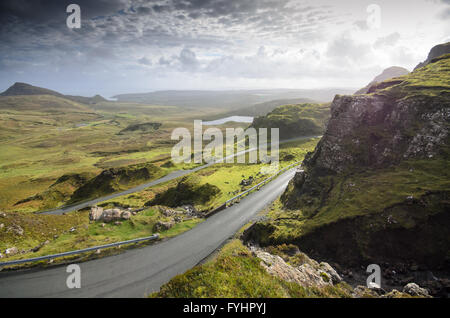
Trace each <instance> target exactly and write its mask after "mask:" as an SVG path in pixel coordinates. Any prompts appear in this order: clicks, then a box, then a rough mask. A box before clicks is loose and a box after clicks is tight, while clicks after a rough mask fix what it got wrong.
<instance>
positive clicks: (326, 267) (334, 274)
mask: <svg viewBox="0 0 450 318" xmlns="http://www.w3.org/2000/svg"><path fill="white" fill-rule="evenodd" d="M319 267H320V269H321V270H322V271H324V272H325V273H327V274H328V275H329V276H330V278H331V280H332V282H333V284H337V283H340V282H342V278H341V276H339V274H338V273H337V272H336V270H335V269H334V268H333V267H331V266H330V264H328V263H326V262H321V263H320V264H319Z"/></svg>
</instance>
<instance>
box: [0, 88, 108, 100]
mask: <svg viewBox="0 0 450 318" xmlns="http://www.w3.org/2000/svg"><path fill="white" fill-rule="evenodd" d="M29 95H51V96H56V97H59V98H65V99H68V100H71V101H73V102H77V103H82V104H86V105H89V104H96V103H99V102H104V101H106V99H104V98H103V97H102V96H100V95H95V96H93V97H83V96H74V95H63V94H61V93H58V92H56V91H53V90H51V89H47V88H42V87H38V86H33V85H30V84H27V83H20V82H16V83H14V84H13V85H12V86H10V87H9V88H8V89H7V90H5V91H4V92H3V93H1V94H0V96H29Z"/></svg>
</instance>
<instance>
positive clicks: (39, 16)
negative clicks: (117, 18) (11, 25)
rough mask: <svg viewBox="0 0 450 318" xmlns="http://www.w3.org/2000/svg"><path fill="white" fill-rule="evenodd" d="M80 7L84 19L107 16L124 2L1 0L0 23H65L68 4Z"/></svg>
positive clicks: (118, 0) (98, 0) (107, 0)
mask: <svg viewBox="0 0 450 318" xmlns="http://www.w3.org/2000/svg"><path fill="white" fill-rule="evenodd" d="M71 3H76V4H78V5H80V7H81V8H82V11H83V15H84V16H85V17H86V18H93V17H96V16H102V15H108V14H111V13H114V12H117V11H119V10H120V9H123V7H124V6H125V5H126V4H127V3H128V1H126V0H97V1H92V0H77V1H73V0H71V1H70V0H60V1H55V0H33V1H30V0H2V1H1V2H0V22H2V23H8V22H10V21H17V20H18V21H21V22H27V23H30V22H31V23H46V24H48V23H52V22H55V21H60V20H62V21H65V19H66V16H67V14H66V8H67V6H68V5H69V4H71Z"/></svg>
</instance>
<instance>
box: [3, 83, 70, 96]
mask: <svg viewBox="0 0 450 318" xmlns="http://www.w3.org/2000/svg"><path fill="white" fill-rule="evenodd" d="M17 95H53V96H58V97H64V95H63V94H60V93H58V92H55V91H52V90H50V89H46V88H42V87H37V86H33V85H30V84H26V83H20V82H16V83H14V85H12V86H11V87H9V88H8V89H7V90H6V91H4V92H3V93H1V94H0V96H17Z"/></svg>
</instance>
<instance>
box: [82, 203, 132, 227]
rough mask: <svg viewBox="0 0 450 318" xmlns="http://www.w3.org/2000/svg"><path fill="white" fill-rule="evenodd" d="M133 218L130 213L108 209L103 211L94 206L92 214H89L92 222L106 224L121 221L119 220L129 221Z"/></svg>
mask: <svg viewBox="0 0 450 318" xmlns="http://www.w3.org/2000/svg"><path fill="white" fill-rule="evenodd" d="M130 218H131V212H130V211H122V210H121V209H117V208H115V209H108V210H103V208H101V207H97V206H93V207H92V208H91V212H90V213H89V219H90V220H91V221H102V222H105V223H109V222H113V221H119V220H129V219H130Z"/></svg>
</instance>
